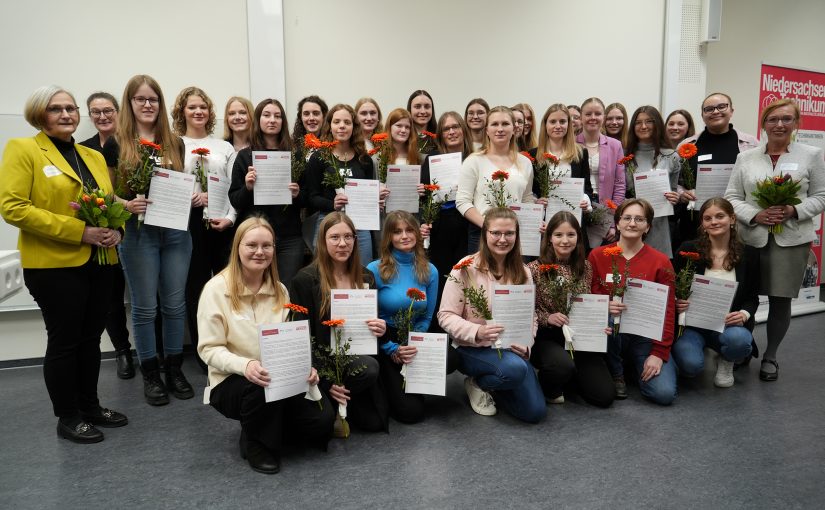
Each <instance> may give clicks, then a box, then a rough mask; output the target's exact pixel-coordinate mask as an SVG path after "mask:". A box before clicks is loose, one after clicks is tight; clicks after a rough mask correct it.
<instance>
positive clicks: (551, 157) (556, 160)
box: [544, 152, 559, 165]
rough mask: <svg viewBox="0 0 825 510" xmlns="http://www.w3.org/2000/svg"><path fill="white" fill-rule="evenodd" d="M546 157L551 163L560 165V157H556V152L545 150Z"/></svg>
mask: <svg viewBox="0 0 825 510" xmlns="http://www.w3.org/2000/svg"><path fill="white" fill-rule="evenodd" d="M544 159H546V160H547V161H549V162H550V163H553V164H554V165H558V164H559V158H558V157H556V155H555V154H550V153H549V152H545V153H544Z"/></svg>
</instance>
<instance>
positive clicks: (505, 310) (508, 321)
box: [490, 284, 536, 348]
mask: <svg viewBox="0 0 825 510" xmlns="http://www.w3.org/2000/svg"><path fill="white" fill-rule="evenodd" d="M492 294H493V296H492V299H491V303H490V308H491V311H492V312H493V318H494V320H495V322H494V324H498V325H500V326H504V331H503V332H502V333H501V334H500V335H499V337H498V338H499V340H500V341H501V345H502V347H504V348H507V347H510V345H511V344H521V345H526V346H527V347H530V346H531V345H533V315H534V312H535V308H536V286H535V285H533V284H529V285H494V286H493V292H492Z"/></svg>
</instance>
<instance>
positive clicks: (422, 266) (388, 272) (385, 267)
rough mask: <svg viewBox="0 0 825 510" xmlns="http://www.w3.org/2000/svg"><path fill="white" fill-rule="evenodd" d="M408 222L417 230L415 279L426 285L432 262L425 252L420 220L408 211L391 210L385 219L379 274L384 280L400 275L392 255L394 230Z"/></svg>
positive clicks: (414, 250) (414, 253)
mask: <svg viewBox="0 0 825 510" xmlns="http://www.w3.org/2000/svg"><path fill="white" fill-rule="evenodd" d="M404 223H406V224H407V225H409V226H410V227H412V229H413V230H414V231H415V248H413V260H414V262H413V266H414V269H415V279H416V281H418V283H420V284H422V285H426V284H427V283H428V282H429V280H430V263H429V261H428V259H427V254H426V253H425V252H424V238H422V237H421V231H420V230H419V225H418V220H416V219H415V216H413V215H412V214H410V213H409V212H407V211H401V210H398V211H391V212H389V213H387V217H386V218H385V219H384V229H383V231H382V232H381V247H380V249H379V254H380V255H379V259H380V262H379V263H378V274H379V275H380V276H381V279H382V280H384V282H390V281H392V279H393V278H395V277H396V276H397V275H398V264H397V263H396V262H395V257H393V256H392V248H393V246H392V236H393V231H395V229H396V228H399V227H400V226H401V225H402V224H404Z"/></svg>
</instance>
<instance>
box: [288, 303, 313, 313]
mask: <svg viewBox="0 0 825 510" xmlns="http://www.w3.org/2000/svg"><path fill="white" fill-rule="evenodd" d="M284 308H286V309H288V310H292V311H293V312H295V313H302V314H304V315H309V310H307V309H306V308H305V307H303V306H301V305H296V304H294V303H287V304H285V305H284Z"/></svg>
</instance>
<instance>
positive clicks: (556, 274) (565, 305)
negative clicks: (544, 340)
mask: <svg viewBox="0 0 825 510" xmlns="http://www.w3.org/2000/svg"><path fill="white" fill-rule="evenodd" d="M538 270H539V275H541V277H540V278H539V281H538V282H537V283H538V290H539V291H540V292H541V293H542V296H544V297H546V299H547V300H548V301H549V303H550V306H551V307H552V309H553V310H555V311H556V312H558V313H561V314H564V315H566V316H567V315H570V309H571V308H572V307H573V298H574V297H576V295H578V294H579V293H581V292H582V290H583V289H582V282H580V281H578V280H577V279H575V278H571V277H565V275H563V274H562V272H561V270H560V267H559V265H558V264H540V265H539V267H538ZM561 332H562V335H564V348H565V349H566V350H567V352H569V353H570V357H571V358H572V357H573V334H574V332H573V330H572V329H570V326H568V325H567V324H564V325H562V327H561Z"/></svg>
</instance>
